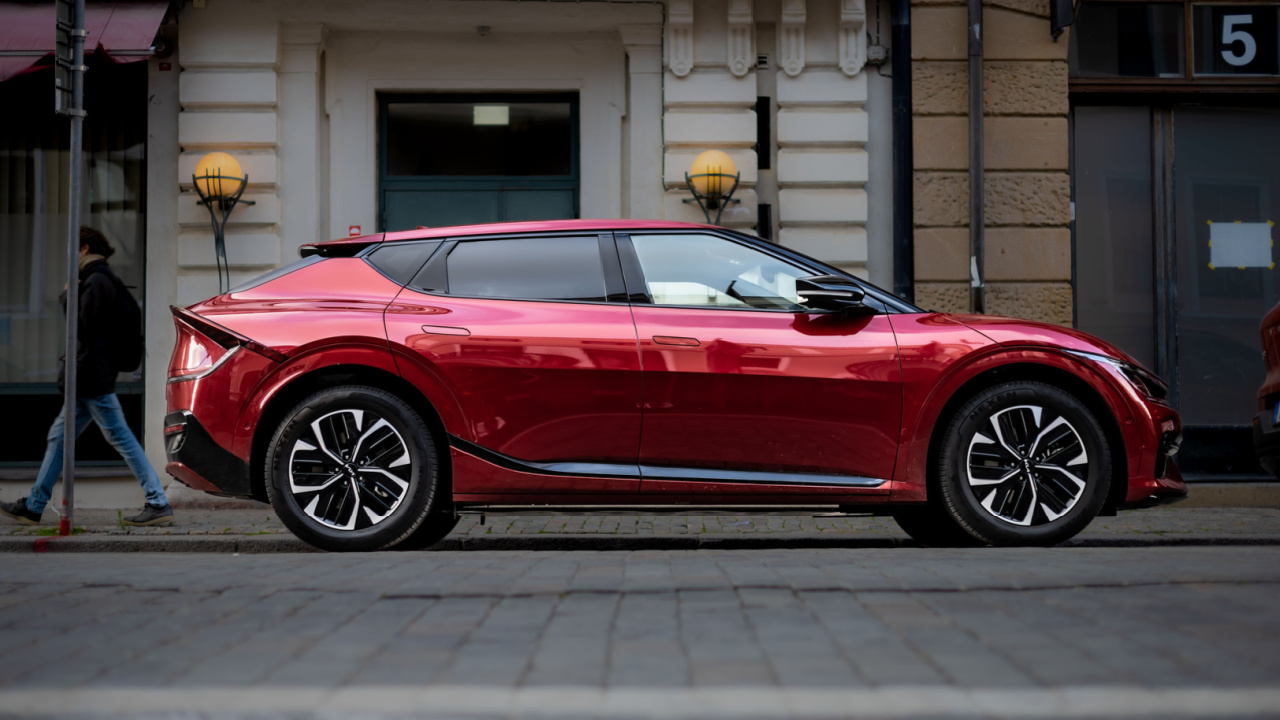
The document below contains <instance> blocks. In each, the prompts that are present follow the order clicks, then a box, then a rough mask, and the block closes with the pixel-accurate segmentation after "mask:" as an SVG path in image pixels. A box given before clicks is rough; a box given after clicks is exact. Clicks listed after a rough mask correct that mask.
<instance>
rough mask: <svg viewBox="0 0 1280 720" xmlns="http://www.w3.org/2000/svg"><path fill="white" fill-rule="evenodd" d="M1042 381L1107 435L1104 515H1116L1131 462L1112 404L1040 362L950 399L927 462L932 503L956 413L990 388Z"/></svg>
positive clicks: (971, 383) (1018, 365) (1007, 368)
mask: <svg viewBox="0 0 1280 720" xmlns="http://www.w3.org/2000/svg"><path fill="white" fill-rule="evenodd" d="M1019 380H1022V381H1031V382H1042V383H1045V384H1047V385H1053V386H1055V387H1059V388H1061V389H1063V390H1065V391H1067V392H1069V393H1071V395H1073V396H1074V397H1076V398H1077V399H1079V400H1080V401H1081V402H1083V403H1084V404H1085V407H1087V408H1088V409H1089V411H1090V412H1092V413H1093V415H1094V417H1095V418H1097V420H1098V423H1099V424H1100V425H1101V426H1102V431H1103V433H1104V434H1105V435H1106V439H1107V445H1108V446H1109V448H1110V450H1111V485H1110V487H1109V488H1108V489H1107V499H1106V502H1104V503H1103V505H1102V511H1101V513H1100V514H1101V515H1114V514H1115V512H1116V509H1117V508H1118V507H1119V506H1120V504H1122V503H1123V502H1124V499H1125V494H1126V492H1127V490H1128V485H1129V463H1128V453H1127V450H1126V445H1125V440H1124V433H1123V432H1122V431H1121V429H1120V424H1119V422H1118V421H1117V419H1116V414H1115V411H1114V410H1113V409H1112V407H1111V405H1110V404H1109V403H1108V402H1107V400H1106V398H1104V397H1103V396H1102V395H1101V394H1100V393H1099V392H1098V391H1097V390H1096V389H1095V388H1094V387H1093V386H1091V385H1090V384H1089V383H1088V382H1087V381H1085V380H1084V379H1082V378H1081V377H1079V376H1078V375H1074V374H1072V373H1071V372H1069V371H1067V370H1064V369H1062V368H1058V367H1054V366H1052V365H1047V364H1043V363H1036V362H1014V363H1009V364H1006V365H998V366H996V367H993V368H989V369H987V370H984V371H982V372H980V373H978V374H977V375H974V376H973V377H972V378H969V379H968V380H966V381H965V382H964V384H963V385H961V386H960V388H959V389H957V390H956V391H955V392H954V393H952V394H951V397H950V398H948V399H947V401H946V403H945V404H944V405H943V406H942V410H941V411H940V412H939V413H938V416H937V420H936V421H935V422H934V424H933V429H932V430H931V431H930V434H929V448H928V455H927V460H926V463H925V473H926V474H925V483H926V493H927V495H926V497H927V499H928V500H929V501H932V500H933V499H934V498H936V497H938V494H937V487H938V482H939V477H938V456H939V453H941V451H942V437H943V433H944V432H945V431H946V427H947V426H948V425H949V424H950V422H951V418H952V417H953V416H954V415H955V413H956V411H957V410H958V409H959V408H960V406H961V405H963V404H964V403H965V402H967V401H968V400H969V399H970V398H972V397H973V396H975V395H977V394H978V393H980V392H982V391H983V390H986V389H987V388H990V387H994V386H996V385H999V384H1000V383H1005V382H1013V381H1019Z"/></svg>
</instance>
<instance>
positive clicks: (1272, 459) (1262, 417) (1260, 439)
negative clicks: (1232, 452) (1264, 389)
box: [1253, 410, 1280, 478]
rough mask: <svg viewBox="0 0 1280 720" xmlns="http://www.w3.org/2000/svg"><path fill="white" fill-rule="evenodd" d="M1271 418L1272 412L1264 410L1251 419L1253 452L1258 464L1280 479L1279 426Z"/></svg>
mask: <svg viewBox="0 0 1280 720" xmlns="http://www.w3.org/2000/svg"><path fill="white" fill-rule="evenodd" d="M1271 417H1272V411H1271V410H1264V411H1262V412H1260V413H1258V414H1257V416H1256V417H1254V418H1253V452H1254V454H1255V455H1257V456H1258V464H1260V465H1262V467H1263V468H1265V469H1266V471H1267V472H1269V473H1271V474H1272V475H1274V476H1275V477H1277V478H1280V426H1277V425H1275V424H1274V423H1273V422H1272V421H1271Z"/></svg>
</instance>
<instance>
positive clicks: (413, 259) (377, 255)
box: [369, 242, 440, 285]
mask: <svg viewBox="0 0 1280 720" xmlns="http://www.w3.org/2000/svg"><path fill="white" fill-rule="evenodd" d="M438 247H440V243H439V242H430V243H400V242H392V243H387V244H385V245H383V246H382V247H380V248H378V249H377V250H374V251H373V252H372V253H370V254H369V262H371V263H373V266H374V267H376V268H378V269H379V270H381V271H382V272H383V273H385V274H386V275H387V277H389V278H391V279H392V280H395V281H396V282H398V283H400V284H401V285H404V284H405V283H407V282H409V279H410V278H412V277H413V276H414V275H415V274H416V273H417V272H418V268H421V267H422V264H423V263H424V262H426V261H427V258H429V257H431V253H433V252H435V250H436V248H438Z"/></svg>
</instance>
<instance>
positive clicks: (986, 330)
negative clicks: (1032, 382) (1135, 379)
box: [951, 315, 1139, 365]
mask: <svg viewBox="0 0 1280 720" xmlns="http://www.w3.org/2000/svg"><path fill="white" fill-rule="evenodd" d="M951 318H952V319H954V320H955V321H956V322H959V323H963V324H964V325H966V326H968V327H969V328H971V329H973V330H974V331H976V332H979V333H982V335H984V336H986V337H987V338H988V339H990V340H991V341H992V342H996V343H999V344H1000V345H1002V346H1005V347H1017V346H1032V347H1052V348H1059V349H1062V350H1074V351H1078V352H1087V353H1095V354H1097V355H1106V356H1107V357H1113V358H1116V359H1119V360H1124V361H1125V362H1129V363H1133V364H1134V365H1138V364H1139V363H1138V361H1137V360H1134V359H1133V358H1132V357H1130V356H1129V354H1128V353H1126V352H1125V351H1123V350H1121V349H1120V348H1118V347H1116V346H1115V345H1112V344H1111V343H1109V342H1107V341H1105V340H1102V339H1099V338H1096V337H1094V336H1092V335H1090V334H1088V333H1084V332H1080V331H1079V330H1074V329H1072V328H1067V327H1062V326H1061V325H1050V324H1049V323H1042V322H1036V321H1034V320H1021V319H1018V318H1008V317H1000V316H999V315H952V316H951Z"/></svg>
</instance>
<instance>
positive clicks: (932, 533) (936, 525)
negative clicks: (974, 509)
mask: <svg viewBox="0 0 1280 720" xmlns="http://www.w3.org/2000/svg"><path fill="white" fill-rule="evenodd" d="M893 521H894V522H896V523H898V527H900V528H902V531H903V532H905V533H906V534H908V535H910V536H911V539H912V540H915V541H916V542H918V543H920V544H921V545H923V546H925V547H939V548H951V547H978V546H979V545H982V544H983V543H982V541H980V540H978V539H977V538H975V537H974V536H972V535H970V534H969V533H967V532H965V529H964V528H962V527H960V525H959V524H958V523H956V521H955V520H954V519H952V517H951V516H950V515H948V514H947V512H946V510H945V509H943V508H942V506H941V503H935V502H931V503H929V504H928V505H924V506H921V507H918V508H912V509H910V510H902V511H899V512H897V513H894V515H893Z"/></svg>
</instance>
